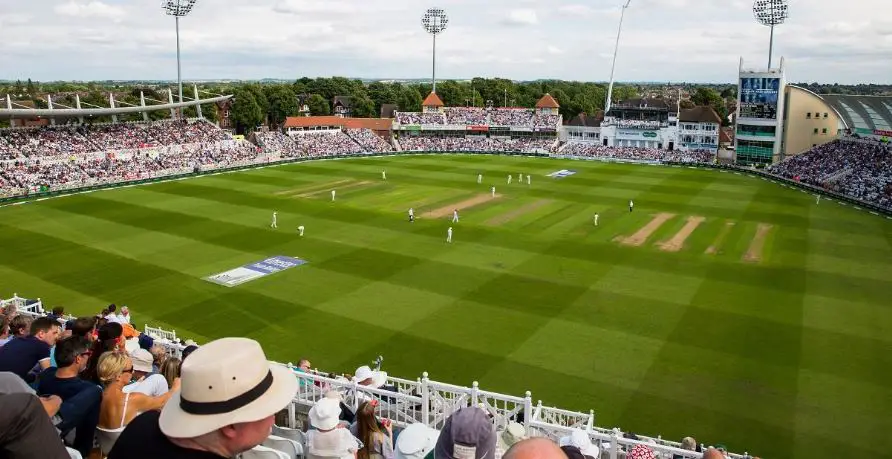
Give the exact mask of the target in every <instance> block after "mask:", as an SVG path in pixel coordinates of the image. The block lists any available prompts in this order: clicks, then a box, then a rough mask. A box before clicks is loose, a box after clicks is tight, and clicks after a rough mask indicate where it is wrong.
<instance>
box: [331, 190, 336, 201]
mask: <svg viewBox="0 0 892 459" xmlns="http://www.w3.org/2000/svg"><path fill="white" fill-rule="evenodd" d="M331 200H332V201H334V200H335V190H331Z"/></svg>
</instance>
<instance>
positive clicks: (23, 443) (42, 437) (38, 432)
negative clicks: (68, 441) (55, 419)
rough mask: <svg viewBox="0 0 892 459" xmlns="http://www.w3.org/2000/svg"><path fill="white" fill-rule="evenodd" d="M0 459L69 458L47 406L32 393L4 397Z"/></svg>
mask: <svg viewBox="0 0 892 459" xmlns="http://www.w3.org/2000/svg"><path fill="white" fill-rule="evenodd" d="M0 457H9V458H41V459H69V458H70V457H72V456H71V455H70V454H69V453H68V451H67V450H66V449H65V445H63V444H62V440H61V439H60V438H59V434H58V432H57V431H56V429H55V427H53V423H52V422H51V421H50V417H49V416H47V411H46V409H45V406H44V405H43V404H41V403H40V400H39V399H38V398H37V397H35V396H34V395H32V394H28V393H15V394H3V395H0Z"/></svg>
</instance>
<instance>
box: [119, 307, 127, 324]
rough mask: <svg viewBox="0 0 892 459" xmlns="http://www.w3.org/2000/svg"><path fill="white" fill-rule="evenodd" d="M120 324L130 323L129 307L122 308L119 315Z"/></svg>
mask: <svg viewBox="0 0 892 459" xmlns="http://www.w3.org/2000/svg"><path fill="white" fill-rule="evenodd" d="M118 322H120V323H122V324H129V323H130V308H128V307H127V306H123V307H121V313H120V314H118Z"/></svg>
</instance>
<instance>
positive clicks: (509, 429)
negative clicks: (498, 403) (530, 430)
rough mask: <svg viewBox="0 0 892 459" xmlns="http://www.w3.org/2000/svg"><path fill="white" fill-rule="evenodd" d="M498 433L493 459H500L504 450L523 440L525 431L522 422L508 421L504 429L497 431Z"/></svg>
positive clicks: (525, 434) (525, 435) (525, 436)
mask: <svg viewBox="0 0 892 459" xmlns="http://www.w3.org/2000/svg"><path fill="white" fill-rule="evenodd" d="M498 435H499V437H498V439H497V443H496V455H495V459H501V457H502V456H504V455H505V452H506V451H508V448H511V447H512V446H514V444H515V443H517V442H519V441H522V440H525V439H526V438H527V431H526V429H525V428H524V427H523V425H522V424H518V423H516V422H510V423H508V425H507V426H506V427H505V429H504V430H501V431H499V432H498Z"/></svg>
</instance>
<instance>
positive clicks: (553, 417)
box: [0, 295, 751, 459]
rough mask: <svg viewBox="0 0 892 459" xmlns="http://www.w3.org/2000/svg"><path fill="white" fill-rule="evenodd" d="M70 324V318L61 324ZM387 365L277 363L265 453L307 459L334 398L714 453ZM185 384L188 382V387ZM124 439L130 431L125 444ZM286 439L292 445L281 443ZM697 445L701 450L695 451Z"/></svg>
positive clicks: (1, 304)
mask: <svg viewBox="0 0 892 459" xmlns="http://www.w3.org/2000/svg"><path fill="white" fill-rule="evenodd" d="M11 311H12V314H25V315H29V316H32V317H40V316H43V315H45V312H44V310H43V307H42V303H41V301H40V300H27V299H24V298H21V297H18V296H17V295H14V296H13V297H12V298H10V299H7V300H2V301H0V313H9V312H11ZM70 319H73V317H72V318H70ZM70 319H69V317H66V318H63V320H60V322H65V321H66V320H70ZM145 330H146V334H150V335H151V336H153V337H154V338H155V342H154V345H160V346H163V347H164V348H165V350H166V351H167V355H168V356H169V357H168V358H179V357H180V356H182V353H183V351H184V350H185V349H186V346H185V345H184V344H183V343H181V342H179V340H178V339H176V337H175V334H174V333H172V332H166V331H164V330H161V329H158V328H155V327H148V326H147V327H146V328H145ZM243 341H244V342H248V341H250V340H244V339H243ZM382 361H383V357H379V358H378V359H376V361H375V362H373V363H374V367H373V368H370V367H367V366H363V367H360V368H357V370H356V371H355V372H354V375H360V374H363V375H364V376H362V377H356V376H354V375H349V374H332V373H327V372H323V371H319V370H314V369H305V368H297V367H295V366H294V365H293V364H291V363H288V364H281V363H276V362H271V363H272V364H273V365H274V366H276V367H280V368H283V369H287V370H288V371H289V372H290V374H292V375H293V376H294V377H295V378H296V379H297V390H296V392H295V394H294V396H293V398H292V400H291V402H290V403H289V404H288V405H287V406H286V407H285V409H284V410H282V412H281V413H280V415H277V425H276V426H274V427H273V435H272V436H270V437H269V438H268V439H267V441H263V442H262V444H263V445H264V447H261V448H258V449H257V451H266V448H271V449H273V450H279V451H281V452H282V453H284V454H286V456H284V457H295V453H296V454H297V456H298V457H300V455H301V454H303V453H304V452H306V451H307V444H306V441H307V437H306V435H305V434H304V432H306V431H307V430H308V429H309V428H310V424H311V423H312V422H313V420H314V419H317V420H318V419H319V416H318V415H317V416H316V417H315V418H314V417H313V415H312V414H310V410H311V409H312V408H313V407H314V406H315V405H316V404H317V403H318V402H319V401H320V400H325V399H332V398H334V399H335V400H337V401H339V402H340V404H341V406H342V409H344V408H345V409H346V410H347V412H348V413H350V414H353V413H357V411H358V409H359V407H360V405H361V404H362V403H363V402H369V401H371V402H372V403H373V404H374V405H375V406H376V416H377V417H378V418H384V419H388V420H389V422H391V423H392V424H393V426H394V431H395V433H397V432H399V431H403V430H404V429H406V428H407V427H408V426H410V425H412V424H417V423H421V424H424V425H426V426H428V427H429V428H432V429H436V430H440V429H443V428H444V426H445V425H447V422H449V420H450V418H451V417H452V416H453V414H455V413H456V412H458V411H459V410H462V409H463V408H466V407H474V408H472V409H481V410H483V411H484V412H485V414H486V417H487V418H488V419H489V420H490V421H491V422H492V425H493V427H492V428H493V429H494V432H497V433H498V434H502V433H504V432H505V431H506V430H508V429H509V428H510V429H511V430H512V432H517V431H520V432H522V435H521V438H532V437H545V438H550V439H552V440H553V441H555V442H560V443H561V444H564V443H565V442H568V441H569V439H571V438H572V437H573V436H574V435H577V436H578V435H584V436H585V437H587V439H588V443H590V444H591V447H592V449H591V450H590V451H589V453H590V454H591V455H592V457H602V458H609V459H617V458H625V457H631V456H632V451H633V449H636V448H637V449H643V448H646V449H648V450H650V451H651V452H652V453H653V454H654V455H655V456H653V457H661V458H680V459H700V458H702V457H703V453H702V452H700V451H705V450H706V446H705V445H699V447H695V446H693V445H695V444H696V443H695V442H694V441H693V439H690V438H685V439H684V442H675V441H668V440H664V439H662V438H661V437H649V436H644V435H641V434H631V433H628V432H623V431H621V430H620V429H618V428H612V429H610V428H601V427H598V426H596V425H595V415H594V412H592V411H589V412H588V413H584V412H576V411H570V410H564V409H560V408H555V407H549V406H545V405H543V404H542V401H541V400H540V401H537V402H536V403H534V402H533V397H532V394H531V393H530V392H527V393H526V394H524V395H523V396H520V397H518V396H512V395H506V394H501V393H497V392H491V391H486V390H483V389H481V388H480V387H479V385H478V383H477V382H474V383H473V384H472V385H471V386H470V387H466V386H457V385H453V384H448V383H442V382H438V381H434V380H431V379H430V377H429V375H428V374H427V373H423V374H422V376H421V378H418V379H416V380H409V379H402V378H396V377H392V376H389V375H387V373H385V372H382V371H380V366H381V363H382ZM184 377H185V376H184ZM185 385H186V381H184V387H185ZM329 401H331V400H329ZM335 406H337V404H336V405H335ZM336 416H337V414H336ZM509 426H510V427H509ZM124 436H126V431H125V433H124V434H123V435H122V438H124ZM282 439H290V440H292V441H281V440H282ZM571 443H572V442H571ZM149 447H150V448H153V447H155V446H154V445H149ZM692 447H694V448H695V449H696V450H691V448H692ZM502 453H504V451H500V450H499V449H498V448H497V451H496V454H495V456H494V457H495V458H496V459H500V458H501V454H502ZM595 454H596V455H595ZM112 456H113V455H112ZM249 456H251V457H266V456H263V455H261V456H255V455H253V453H252V454H251V455H249ZM271 457H283V456H279V455H273V456H271ZM725 457H727V458H729V459H748V458H750V457H751V456H749V455H748V454H747V453H744V454H742V455H741V454H732V453H726V454H725Z"/></svg>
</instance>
